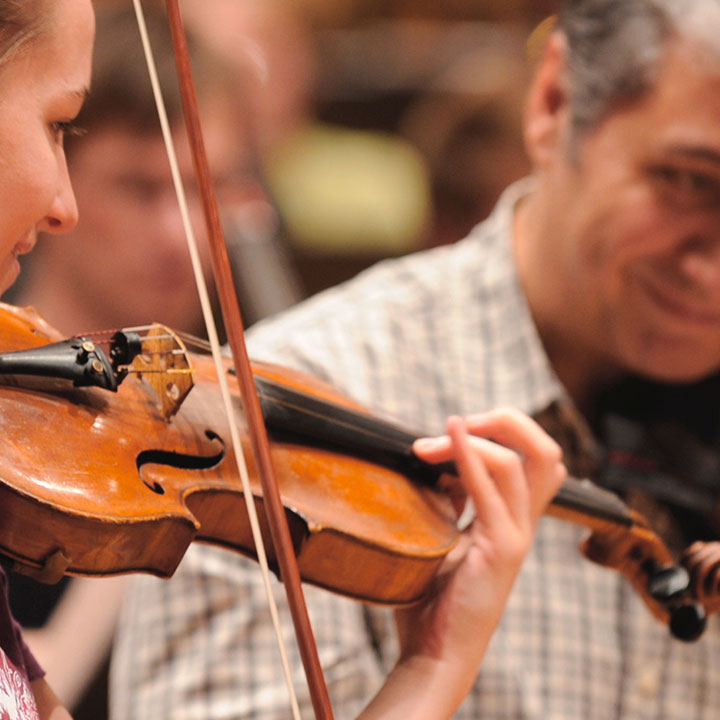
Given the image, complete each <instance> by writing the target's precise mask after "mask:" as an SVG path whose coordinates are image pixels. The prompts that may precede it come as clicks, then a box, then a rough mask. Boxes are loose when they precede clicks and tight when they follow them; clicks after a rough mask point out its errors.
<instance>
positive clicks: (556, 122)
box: [524, 32, 570, 167]
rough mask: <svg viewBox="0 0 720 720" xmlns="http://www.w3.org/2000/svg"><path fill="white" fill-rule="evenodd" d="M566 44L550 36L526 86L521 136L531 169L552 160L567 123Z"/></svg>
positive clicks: (568, 114)
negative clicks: (522, 134) (531, 163)
mask: <svg viewBox="0 0 720 720" xmlns="http://www.w3.org/2000/svg"><path fill="white" fill-rule="evenodd" d="M567 83H568V74H567V64H566V42H565V38H564V36H563V35H561V34H560V33H557V32H555V33H553V34H552V35H551V36H550V38H549V39H548V41H547V43H546V45H545V49H544V51H543V54H542V56H541V58H540V60H539V62H538V67H537V70H536V71H535V75H534V78H533V81H532V84H531V85H530V91H529V93H528V97H527V103H526V106H525V120H524V134H525V144H526V147H527V152H528V154H529V156H530V159H531V160H532V162H533V165H535V166H536V167H542V166H544V165H545V164H547V162H548V161H549V160H550V159H551V158H552V157H554V156H555V154H556V151H557V148H558V146H559V145H560V144H562V143H563V142H564V141H565V139H566V137H567V132H568V127H569V122H570V108H569V97H568V88H567Z"/></svg>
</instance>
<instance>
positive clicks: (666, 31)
mask: <svg viewBox="0 0 720 720" xmlns="http://www.w3.org/2000/svg"><path fill="white" fill-rule="evenodd" d="M719 61H720V3H719V2H717V0H574V1H569V2H567V3H566V4H565V7H564V9H563V11H562V12H561V13H560V16H559V20H558V24H557V27H556V29H555V31H554V32H553V33H552V34H551V36H550V38H549V40H548V42H547V44H546V47H545V50H544V53H543V56H542V59H541V60H540V61H539V64H538V68H537V72H536V75H535V79H534V82H533V85H532V88H531V91H530V95H529V101H528V105H527V112H526V122H525V135H526V139H527V145H528V149H529V153H530V156H531V159H532V162H533V166H534V176H535V178H534V179H535V190H534V192H533V193H532V194H531V195H530V196H529V198H528V199H527V200H526V201H525V202H524V204H523V205H521V206H520V210H519V215H518V221H517V222H516V230H517V232H516V254H517V257H518V265H519V268H520V273H521V278H522V282H523V285H524V287H525V290H526V292H527V294H528V297H529V299H530V302H531V306H532V309H533V314H534V316H535V319H536V321H537V324H538V327H539V329H540V331H541V334H542V337H543V340H544V341H545V344H546V346H547V347H548V349H549V352H550V355H551V357H552V358H553V361H554V363H555V365H556V369H557V370H558V372H559V374H560V376H561V378H562V379H563V380H564V381H565V383H566V384H567V385H568V387H569V388H570V389H571V391H574V394H575V395H582V394H583V392H584V391H587V389H588V387H590V388H592V387H597V386H598V384H600V385H602V383H603V382H611V381H612V380H613V378H614V377H617V375H618V374H622V373H627V372H635V373H640V374H642V375H645V376H648V377H650V378H652V379H655V380H660V381H664V382H689V381H693V380H697V379H699V378H701V377H703V376H704V375H706V374H708V373H711V372H715V371H717V370H718V369H719V368H720V240H719V238H720V63H719ZM583 388H584V390H583Z"/></svg>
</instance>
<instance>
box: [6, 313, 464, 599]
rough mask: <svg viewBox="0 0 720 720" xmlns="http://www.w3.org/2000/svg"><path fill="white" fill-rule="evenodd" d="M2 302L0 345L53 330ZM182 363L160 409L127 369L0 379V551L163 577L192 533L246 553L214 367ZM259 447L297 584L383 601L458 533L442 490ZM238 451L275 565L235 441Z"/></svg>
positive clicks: (14, 345) (43, 561)
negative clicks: (184, 384)
mask: <svg viewBox="0 0 720 720" xmlns="http://www.w3.org/2000/svg"><path fill="white" fill-rule="evenodd" d="M0 310H1V311H2V312H0V353H4V352H8V351H11V350H17V349H20V348H24V347H34V346H36V345H42V344H43V343H47V342H50V341H51V340H54V339H57V335H58V334H57V333H56V332H54V331H52V329H51V328H49V326H47V325H46V324H45V323H43V322H42V321H41V320H40V319H39V318H38V317H37V316H34V315H33V314H31V313H28V314H26V315H23V314H22V312H20V311H18V310H16V309H12V308H9V306H2V307H0ZM190 363H191V365H192V366H193V371H194V380H195V386H194V388H193V389H192V392H190V393H189V395H188V396H187V398H186V399H185V400H184V401H183V403H182V405H181V407H180V409H179V410H178V412H177V414H176V415H175V416H174V417H173V418H172V419H171V420H167V419H165V417H164V416H163V413H162V412H161V410H160V409H159V407H158V403H157V397H156V394H155V391H154V390H153V388H152V387H151V385H150V384H149V383H146V382H144V381H143V380H142V379H139V378H138V377H137V376H134V375H131V376H129V377H128V378H127V379H126V380H125V381H124V382H123V384H122V386H121V387H120V388H119V389H118V391H117V393H112V392H107V391H104V390H101V389H99V388H94V387H83V388H76V387H73V386H72V385H71V384H69V383H68V382H67V381H63V380H54V379H49V378H41V379H37V378H32V379H31V381H30V382H28V381H27V379H23V382H22V384H20V383H19V382H17V380H16V379H15V378H12V377H4V378H2V382H1V383H0V433H2V437H3V439H4V443H3V445H4V450H3V453H2V458H1V460H0V480H1V482H0V503H1V505H0V506H2V507H3V514H2V517H1V518H0V550H1V551H2V552H3V553H4V554H6V555H8V556H9V557H11V558H13V559H14V560H15V561H16V562H17V563H19V564H20V565H21V566H24V567H25V568H31V569H32V568H34V569H35V574H36V575H38V576H39V577H40V578H41V579H45V580H49V581H54V580H56V579H58V577H59V576H60V575H61V574H63V573H68V574H82V575H112V574H118V573H126V572H135V571H142V572H149V573H153V574H155V575H158V576H161V577H167V576H170V575H171V574H172V573H173V571H174V570H175V568H176V567H177V565H178V563H179V562H180V560H181V559H182V557H183V555H184V553H185V551H186V549H187V547H188V545H189V544H190V543H191V542H193V541H195V540H198V541H205V542H211V543H215V544H218V545H221V546H224V547H227V548H230V549H233V550H236V551H239V552H241V553H244V554H246V555H248V556H251V557H253V556H254V554H255V549H254V542H253V539H252V534H251V530H250V524H249V520H248V513H247V508H246V505H245V499H244V496H243V492H242V486H241V481H240V478H239V475H238V469H237V465H236V461H235V457H234V455H233V451H232V445H231V443H230V441H229V438H228V432H229V431H228V428H227V425H228V423H227V420H226V419H224V417H223V413H222V412H221V411H220V408H221V407H222V402H221V399H220V391H219V387H218V383H217V377H216V373H215V366H214V364H213V362H212V360H211V359H210V358H209V357H206V356H203V355H192V354H191V355H190ZM253 372H254V373H255V374H256V376H262V377H265V378H270V379H271V380H272V381H273V382H275V383H281V384H282V383H287V384H289V385H291V386H293V387H295V388H297V389H300V390H301V391H302V392H306V393H311V394H315V395H320V396H323V397H332V398H333V399H334V400H336V401H338V402H339V401H340V399H341V396H339V395H337V393H333V391H332V390H330V389H328V388H327V387H326V386H323V385H322V384H319V383H317V382H316V381H313V380H312V379H309V378H307V377H305V376H304V375H302V374H301V373H295V372H290V371H287V370H285V369H283V368H278V367H275V366H269V365H262V364H255V365H254V366H253ZM229 379H230V384H231V389H232V390H233V393H234V400H235V403H236V412H237V413H238V419H239V426H240V427H242V426H243V423H242V408H241V401H240V399H239V395H238V393H237V386H236V384H235V381H234V377H233V376H232V375H231V374H230V376H229ZM343 401H344V402H345V403H347V404H348V405H350V403H348V401H346V400H344V399H343ZM270 451H271V456H272V461H273V465H274V467H275V471H276V474H277V478H278V483H279V488H280V493H281V497H282V500H283V506H284V508H285V512H286V515H287V518H288V524H289V528H290V532H291V537H292V542H293V547H294V549H295V553H296V556H297V560H298V566H299V568H300V573H301V577H302V579H303V580H305V581H307V582H310V583H313V584H315V585H319V586H321V587H324V588H327V589H329V590H333V591H336V592H339V593H341V594H343V595H347V596H350V597H354V598H358V599H362V600H366V601H370V602H378V603H384V604H406V603H411V602H414V601H416V600H418V599H419V598H421V597H422V596H423V594H424V593H425V591H426V589H427V587H428V585H429V584H430V582H431V580H432V578H433V577H434V575H435V573H436V571H437V569H438V566H439V564H440V563H441V562H442V560H443V558H444V557H445V555H446V554H447V553H448V552H449V550H450V549H452V547H453V546H454V545H455V543H456V541H457V537H458V531H457V527H456V522H455V513H454V511H453V509H452V504H451V502H450V501H449V499H448V498H447V497H446V495H445V494H444V493H442V492H440V491H438V490H435V489H433V488H432V487H428V486H420V485H418V484H417V483H414V482H413V481H411V480H410V479H409V478H408V477H406V476H405V475H403V474H402V473H400V472H396V471H394V470H391V469H388V468H385V467H381V466H379V465H378V464H376V463H373V462H369V461H367V460H363V459H361V458H358V457H352V456H350V455H347V454H344V453H342V452H338V451H335V450H332V449H327V448H318V447H311V446H309V445H307V444H306V443H295V442H288V441H285V440H283V441H280V440H277V441H276V440H272V441H271V448H270ZM243 452H244V455H245V458H246V462H247V468H248V474H249V478H250V483H251V487H252V489H253V498H254V501H255V503H256V505H257V507H258V514H259V518H260V524H261V528H262V532H263V539H264V540H265V543H266V549H267V553H268V561H269V563H270V566H271V567H274V566H275V557H274V552H273V548H272V542H271V540H270V533H269V530H268V527H267V524H266V522H265V514H264V512H263V510H262V505H263V499H262V491H261V488H260V485H259V482H258V480H257V477H256V469H255V463H254V461H253V458H252V453H251V451H250V447H249V444H248V443H247V442H246V440H245V439H243Z"/></svg>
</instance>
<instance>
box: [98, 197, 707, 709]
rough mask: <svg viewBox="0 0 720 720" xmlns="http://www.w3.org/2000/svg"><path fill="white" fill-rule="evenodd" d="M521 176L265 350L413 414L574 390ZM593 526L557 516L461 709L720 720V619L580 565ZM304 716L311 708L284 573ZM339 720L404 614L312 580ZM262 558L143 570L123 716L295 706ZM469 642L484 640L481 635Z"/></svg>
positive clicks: (125, 622)
mask: <svg viewBox="0 0 720 720" xmlns="http://www.w3.org/2000/svg"><path fill="white" fill-rule="evenodd" d="M525 192H527V185H526V184H518V185H516V186H513V187H512V188H510V189H509V190H508V191H507V192H506V193H505V195H504V196H503V198H502V199H501V201H500V203H499V204H498V207H497V208H496V210H495V212H494V213H493V215H492V216H491V217H490V218H489V219H488V220H487V221H486V222H485V223H483V224H482V225H480V226H478V228H476V230H475V231H474V232H473V233H472V234H471V235H470V236H469V237H468V238H467V239H465V240H463V241H461V242H459V243H456V244H455V245H452V246H447V247H440V248H435V249H433V250H430V251H426V252H423V253H419V254H417V255H413V256H408V257H405V258H402V259H397V260H390V261H386V262H383V263H380V264H379V265H377V266H375V267H374V268H372V269H370V270H369V271H367V272H365V273H363V274H361V275H360V276H359V277H358V278H356V279H355V280H353V281H351V282H349V283H347V284H345V285H343V286H340V287H338V288H335V289H332V290H330V291H327V292H325V293H323V294H321V295H320V296H318V297H316V298H314V299H312V300H310V301H308V302H306V303H303V304H302V305H301V306H299V307H298V308H295V309H293V310H291V311H290V312H288V313H286V314H285V315H283V316H282V317H280V318H276V319H273V320H271V321H269V322H266V323H263V324H261V325H260V326H258V327H257V328H255V329H254V331H253V333H252V337H251V345H250V347H251V351H252V356H253V357H256V358H258V359H268V360H274V361H276V362H281V363H283V364H285V365H292V366H298V367H300V368H303V369H305V370H307V371H309V372H310V373H312V374H314V375H316V376H318V377H321V378H324V379H326V380H329V381H330V382H331V383H333V384H334V385H335V386H336V387H338V388H339V389H341V390H343V391H345V392H346V393H347V394H348V395H351V396H352V397H354V398H356V399H357V400H358V401H360V402H361V403H363V404H364V405H366V406H368V407H370V408H373V409H375V410H376V411H378V412H382V413H383V414H385V415H390V416H393V417H395V418H397V419H398V420H400V421H401V422H404V423H405V424H406V425H407V426H408V427H411V428H421V429H424V430H427V431H428V432H442V430H443V428H444V421H445V418H446V416H447V415H449V414H451V413H459V414H468V413H471V412H477V411H480V410H482V409H485V408H490V407H494V406H500V405H510V406H515V407H518V408H520V409H522V410H524V411H526V412H529V413H534V412H536V411H538V410H540V409H542V408H544V407H545V406H547V405H548V404H549V403H550V402H551V401H552V400H554V399H557V398H559V397H560V396H561V395H562V390H561V388H560V387H559V385H558V383H557V381H556V379H555V378H554V375H553V373H552V370H551V368H550V367H549V364H548V360H547V358H546V356H545V353H544V351H543V348H542V345H541V343H540V340H539V338H538V336H537V334H536V330H535V327H534V325H533V323H532V319H531V316H530V313H529V310H528V307H527V305H526V302H525V298H524V295H523V293H522V291H521V289H520V286H519V284H518V280H517V278H516V275H515V270H514V263H513V257H512V242H511V227H512V213H513V207H514V205H515V203H516V202H517V201H518V199H519V198H520V197H521V196H522V195H523V193H525ZM585 534H586V533H585V531H584V530H582V529H581V528H578V527H575V526H573V525H570V524H568V523H563V522H561V521H558V520H555V519H553V518H548V517H546V518H543V519H542V520H541V523H540V528H539V531H538V537H537V540H536V542H535V544H534V547H533V550H532V552H531V554H530V555H529V556H528V558H527V560H526V562H525V564H524V566H523V570H522V572H521V574H520V577H519V578H518V581H517V584H516V588H515V590H514V592H513V594H512V596H511V599H510V602H509V604H508V607H507V609H506V612H505V615H504V618H503V621H502V623H501V625H500V627H499V628H498V630H497V632H496V634H495V636H494V638H493V641H492V643H491V645H490V648H489V651H488V653H487V656H486V658H485V661H484V663H483V666H482V669H481V672H480V674H479V676H478V679H477V683H476V685H475V688H474V690H473V692H472V693H471V695H470V696H469V697H468V698H467V700H466V701H465V703H464V704H463V706H462V707H461V709H460V710H459V711H458V713H457V715H456V717H457V718H482V719H483V720H501V719H502V720H510V719H512V720H580V719H581V718H582V720H610V719H611V718H625V719H628V720H629V719H631V718H632V720H644V719H648V720H649V719H650V718H652V719H653V720H661V719H663V720H687V719H688V718H693V720H701V719H705V720H711V718H712V719H715V720H716V719H717V718H718V717H720V674H718V672H717V671H716V670H715V668H716V667H718V666H720V662H719V661H720V632H718V627H717V623H716V622H715V618H711V621H710V623H709V627H708V629H707V631H706V633H705V635H704V636H703V637H702V638H701V639H700V640H699V641H698V642H696V643H694V644H684V643H681V642H678V641H676V640H673V639H672V638H671V637H670V635H669V632H668V630H667V629H666V628H665V627H663V626H662V625H661V624H659V623H658V622H657V621H656V620H655V619H654V618H653V617H652V616H651V615H650V613H649V611H648V610H647V608H646V607H645V606H644V604H643V603H642V601H641V600H640V599H639V598H638V597H637V596H636V595H635V593H634V592H633V590H632V589H631V588H630V586H629V584H628V583H627V582H626V581H625V580H624V579H623V578H622V577H621V576H620V575H619V574H618V573H615V572H612V571H610V570H606V569H603V568H599V567H596V566H594V565H593V564H591V563H590V562H588V561H587V560H585V559H584V558H583V557H582V556H581V555H580V553H579V552H578V549H577V546H578V544H579V543H580V542H581V540H582V538H583V537H584V536H585ZM275 590H276V591H277V592H276V597H277V599H278V603H279V606H280V614H281V619H282V621H283V627H284V628H286V637H287V638H289V639H290V642H289V644H288V651H289V654H290V661H291V666H292V667H293V673H294V675H295V676H296V677H297V683H296V688H297V689H298V690H297V692H298V694H299V700H300V703H301V708H302V710H303V717H306V718H309V717H312V710H311V707H310V704H309V700H308V697H307V691H306V690H304V680H303V673H302V669H301V666H300V662H299V659H298V657H297V652H296V650H295V646H294V644H293V643H292V640H291V638H292V630H291V623H290V621H289V614H288V611H287V607H286V604H285V600H284V593H283V592H282V589H281V588H280V587H279V586H277V583H276V588H275ZM306 600H307V604H308V609H309V612H310V617H311V621H312V623H313V628H314V631H315V636H316V641H317V645H318V649H319V653H320V658H321V661H322V664H323V666H324V671H325V677H326V681H327V684H328V689H329V691H330V696H331V700H332V704H333V708H334V711H335V714H336V717H337V718H338V719H339V720H340V719H342V718H350V717H353V716H355V715H356V714H357V713H358V712H359V711H360V710H361V709H362V707H363V706H364V704H365V703H366V702H367V700H368V699H369V697H370V696H371V695H372V694H373V693H374V691H375V690H376V689H377V688H378V687H379V685H380V684H381V682H382V678H383V676H384V674H385V673H386V672H387V670H388V668H389V667H390V666H391V665H392V662H393V660H394V653H395V650H396V646H395V639H394V634H393V632H392V625H391V621H390V614H389V611H387V610H384V609H380V608H369V607H366V606H363V605H361V604H360V603H356V602H353V601H350V600H347V599H344V598H339V597H336V596H334V595H333V594H331V593H328V592H324V591H321V590H318V589H316V588H311V587H308V588H307V593H306ZM265 605H266V603H265V598H264V591H263V586H262V582H261V580H260V576H259V571H258V568H257V567H256V566H255V565H254V564H253V563H251V562H250V561H247V560H245V559H243V558H241V557H239V556H237V555H234V554H232V553H230V552H228V551H224V550H219V549H217V548H212V547H207V546H199V545H198V546H195V547H193V548H191V549H190V551H189V552H188V553H187V555H186V558H185V559H184V560H183V562H182V564H181V566H180V568H179V569H178V571H177V573H176V575H175V577H174V578H173V579H172V580H170V581H161V580H157V579H154V578H149V577H138V578H136V579H135V580H134V584H133V587H132V589H131V591H130V593H129V596H128V598H127V601H126V603H125V606H124V612H123V616H122V619H121V622H120V627H119V632H118V638H117V643H116V648H115V655H114V658H113V665H112V676H111V691H112V695H111V706H112V717H113V720H144V719H146V718H147V719H148V720H160V719H163V718H167V719H168V720H169V719H172V720H221V719H230V718H267V719H269V718H273V719H274V718H288V717H290V711H289V709H288V708H289V705H288V701H287V691H286V689H285V685H284V681H283V676H282V673H281V669H280V663H279V659H278V658H279V655H278V651H277V648H276V641H275V638H274V635H273V631H272V628H271V624H270V618H269V613H268V611H267V609H266V606H265ZM469 641H470V642H471V641H472V638H469Z"/></svg>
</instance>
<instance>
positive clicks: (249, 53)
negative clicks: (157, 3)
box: [183, 0, 317, 145]
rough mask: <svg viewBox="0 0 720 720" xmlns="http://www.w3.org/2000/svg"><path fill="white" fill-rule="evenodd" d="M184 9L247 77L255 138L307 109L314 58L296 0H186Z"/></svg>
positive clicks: (262, 138) (267, 138)
mask: <svg viewBox="0 0 720 720" xmlns="http://www.w3.org/2000/svg"><path fill="white" fill-rule="evenodd" d="M183 14H184V15H185V17H186V18H188V21H189V22H190V23H192V25H193V27H194V28H195V29H196V30H197V31H198V33H200V34H201V35H202V37H203V38H204V39H205V41H206V42H207V43H210V44H212V46H213V48H214V49H215V50H217V51H219V52H222V53H223V55H224V56H225V58H226V59H227V60H228V62H230V63H231V64H233V66H234V67H235V68H236V69H237V70H238V71H239V73H241V74H242V75H243V76H244V77H245V78H246V79H247V83H246V86H245V87H246V88H247V102H248V103H249V106H250V108H251V110H252V113H251V114H252V117H253V119H254V124H255V128H256V134H257V137H258V140H259V142H261V143H263V144H266V145H272V144H273V143H274V142H275V141H276V139H277V138H282V137H283V136H284V135H285V134H286V133H287V132H289V131H291V130H293V129H294V128H295V127H297V126H298V125H301V124H303V123H304V122H305V121H306V120H307V119H308V117H309V116H310V115H312V112H313V111H312V102H313V92H314V84H315V75H316V62H317V58H316V57H315V45H314V39H313V38H312V37H311V33H310V29H309V27H308V25H307V23H306V21H305V17H304V15H303V12H302V10H300V9H298V6H297V5H296V4H295V3H291V2H285V1H284V0H243V1H242V2H239V1H238V0H186V1H185V2H184V3H183Z"/></svg>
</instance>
